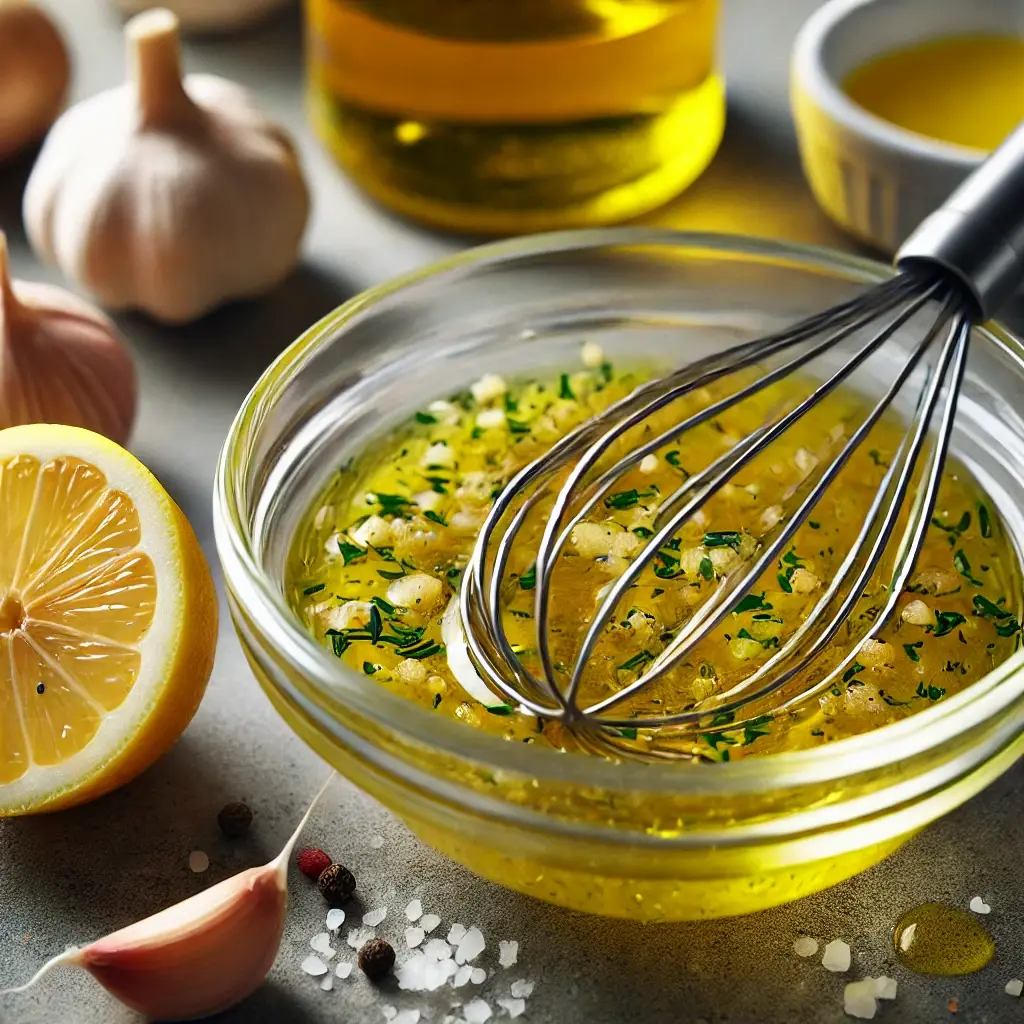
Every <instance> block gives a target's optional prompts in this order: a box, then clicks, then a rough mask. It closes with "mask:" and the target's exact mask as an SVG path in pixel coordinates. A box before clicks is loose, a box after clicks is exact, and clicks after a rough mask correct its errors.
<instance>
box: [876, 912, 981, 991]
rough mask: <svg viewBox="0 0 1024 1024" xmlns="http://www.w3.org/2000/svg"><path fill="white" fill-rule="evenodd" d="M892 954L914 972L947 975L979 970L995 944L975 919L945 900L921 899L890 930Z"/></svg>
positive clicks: (971, 972)
mask: <svg viewBox="0 0 1024 1024" xmlns="http://www.w3.org/2000/svg"><path fill="white" fill-rule="evenodd" d="M893 943H894V945H895V947H896V956H897V958H898V959H899V961H900V963H902V964H903V966H904V967H909V968H910V969H911V970H912V971H916V972H917V973H918V974H937V975H943V976H947V977H948V976H951V975H956V974H973V973H974V972H975V971H980V970H981V969H982V967H984V966H985V964H987V963H988V962H989V960H991V959H992V957H993V956H994V955H995V951H996V944H995V943H994V942H993V941H992V936H990V935H989V933H988V932H987V931H985V929H984V928H983V927H982V925H981V923H980V922H979V921H978V919H977V918H976V917H975V916H974V915H973V914H969V913H968V912H967V911H966V910H960V909H959V908H957V907H951V906H949V904H947V903H922V904H921V906H919V907H914V908H913V909H912V910H908V911H907V912H906V913H905V914H904V915H903V916H902V917H901V918H900V919H899V920H898V921H897V922H896V927H895V929H894V931H893Z"/></svg>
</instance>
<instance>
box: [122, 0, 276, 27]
mask: <svg viewBox="0 0 1024 1024" xmlns="http://www.w3.org/2000/svg"><path fill="white" fill-rule="evenodd" d="M112 3H113V5H114V7H116V8H117V10H118V11H120V12H121V13H122V14H129V15H131V14H139V13H141V12H142V11H145V10H148V9H149V8H150V7H151V6H152V4H151V3H150V0H112ZM291 5H292V0H167V3H166V6H167V7H168V8H170V10H172V11H173V12H174V13H175V15H176V16H177V17H178V20H179V21H180V22H181V27H182V29H183V30H184V31H186V32H194V33H197V34H199V33H207V32H209V33H223V32H233V31H236V30H238V29H244V28H249V27H250V26H252V25H255V24H257V23H258V22H260V21H263V20H265V19H266V18H269V17H270V16H271V15H272V14H274V13H275V12H276V11H278V10H281V9H282V8H284V7H289V6H291Z"/></svg>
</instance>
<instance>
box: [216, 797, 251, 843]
mask: <svg viewBox="0 0 1024 1024" xmlns="http://www.w3.org/2000/svg"><path fill="white" fill-rule="evenodd" d="M217 824H218V825H219V826H220V830H221V832H223V833H224V835H226V836H228V838H230V839H237V838H238V837H239V836H244V835H245V833H246V832H248V831H249V826H250V825H251V824H252V810H251V809H250V808H249V806H248V804H243V803H240V802H238V801H236V802H234V803H230V804H225V805H224V806H223V807H222V808H221V809H220V813H219V814H218V815H217Z"/></svg>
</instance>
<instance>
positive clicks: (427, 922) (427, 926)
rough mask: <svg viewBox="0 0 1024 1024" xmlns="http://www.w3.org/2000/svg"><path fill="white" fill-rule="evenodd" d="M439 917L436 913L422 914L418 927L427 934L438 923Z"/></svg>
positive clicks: (439, 921)
mask: <svg viewBox="0 0 1024 1024" xmlns="http://www.w3.org/2000/svg"><path fill="white" fill-rule="evenodd" d="M440 923H441V918H439V917H438V916H437V914H424V915H423V916H422V917H421V918H420V927H421V928H422V929H423V930H424V931H425V932H426V933H427V934H428V935H429V934H430V933H431V932H432V931H433V930H434V929H435V928H436V927H437V926H438V925H439V924H440Z"/></svg>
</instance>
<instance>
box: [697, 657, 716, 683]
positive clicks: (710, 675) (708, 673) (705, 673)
mask: <svg viewBox="0 0 1024 1024" xmlns="http://www.w3.org/2000/svg"><path fill="white" fill-rule="evenodd" d="M698 671H699V672H700V677H701V679H717V678H718V673H717V672H716V671H715V666H714V665H712V664H711V662H710V661H702V662H701V663H700V669H699V670H698Z"/></svg>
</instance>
